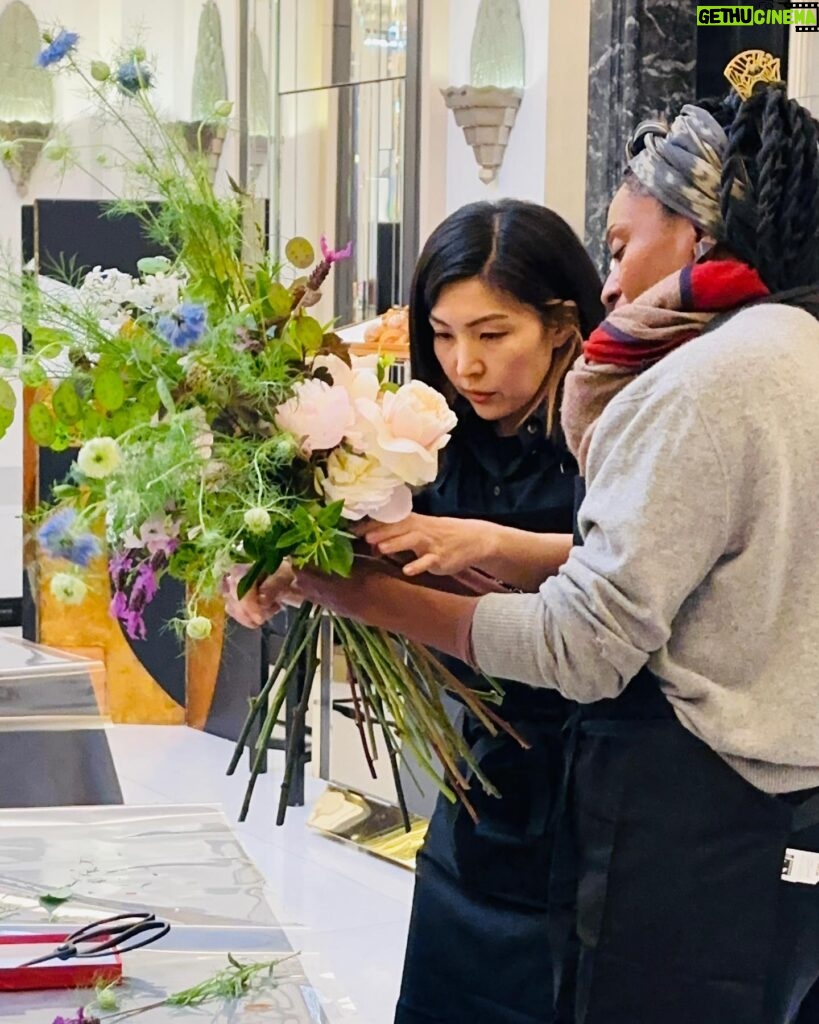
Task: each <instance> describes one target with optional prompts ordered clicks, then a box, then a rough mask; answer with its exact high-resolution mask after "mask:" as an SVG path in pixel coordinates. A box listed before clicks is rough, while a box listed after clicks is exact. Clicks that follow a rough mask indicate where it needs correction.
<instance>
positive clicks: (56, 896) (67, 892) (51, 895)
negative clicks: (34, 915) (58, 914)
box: [37, 886, 72, 914]
mask: <svg viewBox="0 0 819 1024" xmlns="http://www.w3.org/2000/svg"><path fill="white" fill-rule="evenodd" d="M71 896H72V892H71V889H70V888H68V887H67V886H66V887H65V888H63V889H54V890H52V891H51V892H44V893H43V894H42V896H40V897H39V898H38V900H37V902H38V903H39V904H40V906H41V907H42V908H43V910H47V911H48V912H49V914H51V913H53V912H54V911H55V910H56V909H57V907H61V906H62V905H63V903H67V902H68V900H70V899H71Z"/></svg>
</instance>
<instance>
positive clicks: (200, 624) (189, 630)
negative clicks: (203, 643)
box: [185, 615, 213, 640]
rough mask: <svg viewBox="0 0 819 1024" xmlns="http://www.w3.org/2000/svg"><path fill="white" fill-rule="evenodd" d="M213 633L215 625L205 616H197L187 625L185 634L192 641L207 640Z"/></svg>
mask: <svg viewBox="0 0 819 1024" xmlns="http://www.w3.org/2000/svg"><path fill="white" fill-rule="evenodd" d="M212 632H213V623H212V622H211V621H210V619H208V618H206V617H205V616H204V615H195V616H194V617H193V618H192V619H188V621H187V624H186V625H185V633H186V634H187V636H189V637H190V639H191V640H207V638H208V637H209V636H210V634H211V633H212Z"/></svg>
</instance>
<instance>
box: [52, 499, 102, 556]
mask: <svg viewBox="0 0 819 1024" xmlns="http://www.w3.org/2000/svg"><path fill="white" fill-rule="evenodd" d="M76 520H77V513H76V512H75V511H74V509H73V508H64V509H61V510H60V511H59V512H55V514H54V515H53V516H51V518H50V519H48V520H46V522H45V523H43V525H42V526H41V527H40V529H39V530H38V531H37V539H38V540H39V542H40V544H42V546H43V547H44V548H45V550H46V551H47V552H48V553H49V554H50V555H51V557H52V558H65V559H66V560H67V561H69V562H71V563H72V564H73V565H79V566H81V567H82V568H83V569H84V568H86V567H87V566H88V564H89V562H90V561H91V559H92V558H94V556H95V555H98V554H99V553H100V542H99V540H97V538H96V537H95V536H94V534H93V533H80V534H77V533H75V525H76Z"/></svg>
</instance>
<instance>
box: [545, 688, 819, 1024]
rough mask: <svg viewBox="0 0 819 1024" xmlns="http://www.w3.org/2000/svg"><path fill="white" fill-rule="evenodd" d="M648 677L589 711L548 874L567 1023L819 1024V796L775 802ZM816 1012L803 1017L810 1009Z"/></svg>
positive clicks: (574, 737)
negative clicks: (812, 872)
mask: <svg viewBox="0 0 819 1024" xmlns="http://www.w3.org/2000/svg"><path fill="white" fill-rule="evenodd" d="M660 685H661V684H660V681H659V680H658V679H657V678H656V677H655V676H653V675H652V673H651V672H649V671H648V670H647V669H646V670H643V671H642V672H641V673H640V674H639V675H638V676H637V677H636V678H635V679H633V680H632V681H631V683H630V684H629V685H628V687H627V688H626V690H625V691H624V693H623V694H622V695H621V696H620V697H618V698H617V699H615V700H602V701H599V702H597V703H595V704H589V705H585V706H582V707H580V708H578V709H577V711H576V713H575V716H574V718H573V722H572V725H571V727H570V740H569V743H568V744H567V748H568V752H567V776H566V780H567V782H566V786H567V788H566V803H565V807H564V813H563V814H562V817H561V824H560V828H559V837H558V840H557V852H556V854H555V856H554V862H553V873H552V909H551V914H550V936H551V940H552V947H553V950H554V955H555V960H556V963H557V971H556V982H555V987H556V992H557V997H556V1002H557V1006H558V1015H557V1018H556V1019H557V1021H559V1022H560V1024H794V1022H796V1021H798V1022H799V1024H819V1015H817V1004H816V1002H815V999H816V995H817V992H816V990H814V992H813V993H812V994H810V995H809V993H810V990H811V987H812V986H815V985H816V984H817V978H819V886H810V885H806V884H799V883H793V882H787V881H784V880H783V879H782V877H781V876H782V871H783V865H784V863H785V852H786V850H787V849H789V848H795V849H797V850H800V851H816V852H819V790H812V791H804V792H802V793H792V794H784V795H781V796H770V795H768V794H766V793H763V792H762V791H761V790H759V789H757V788H756V787H754V786H752V785H751V784H750V783H749V782H746V781H745V779H743V778H742V776H740V775H739V774H738V773H737V772H736V771H734V769H732V768H731V767H729V766H728V765H727V764H726V763H725V762H724V761H723V760H722V758H720V757H719V755H717V754H716V753H715V752H714V751H713V750H712V749H711V748H710V747H708V746H707V745H706V744H705V743H703V742H702V741H700V740H699V739H697V738H696V737H695V736H694V735H693V734H692V733H690V732H689V731H688V730H687V729H685V728H684V727H683V726H682V725H681V724H680V723H679V721H678V720H677V718H676V715H675V714H674V712H673V710H672V708H671V705H670V704H669V703H668V701H667V700H666V698H665V696H664V695H663V693H662V690H661V688H660ZM803 1002H804V1011H803V1012H802V1013H801V1014H800V1011H799V1007H800V1004H802V1003H803Z"/></svg>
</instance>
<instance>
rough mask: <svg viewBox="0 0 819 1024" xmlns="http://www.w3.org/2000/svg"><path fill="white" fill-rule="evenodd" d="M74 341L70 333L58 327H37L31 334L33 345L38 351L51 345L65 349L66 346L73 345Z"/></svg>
mask: <svg viewBox="0 0 819 1024" xmlns="http://www.w3.org/2000/svg"><path fill="white" fill-rule="evenodd" d="M73 341H74V339H73V338H72V337H71V335H70V334H69V333H68V331H60V330H57V328H56V327H35V328H34V330H33V331H32V332H31V344H32V346H33V347H34V348H35V349H38V350H39V349H42V348H45V347H46V346H51V345H58V346H59V347H60V348H64V347H65V346H66V345H71V344H72V343H73Z"/></svg>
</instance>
